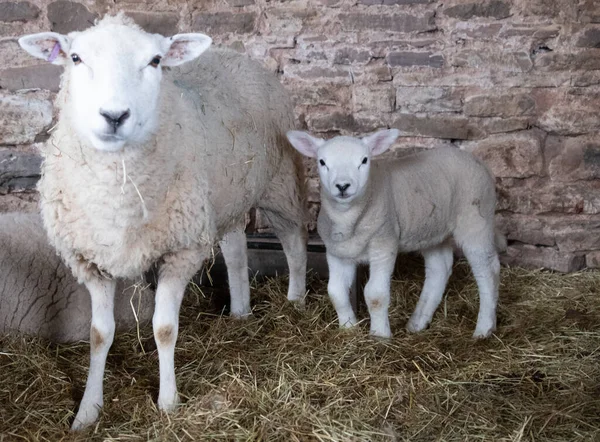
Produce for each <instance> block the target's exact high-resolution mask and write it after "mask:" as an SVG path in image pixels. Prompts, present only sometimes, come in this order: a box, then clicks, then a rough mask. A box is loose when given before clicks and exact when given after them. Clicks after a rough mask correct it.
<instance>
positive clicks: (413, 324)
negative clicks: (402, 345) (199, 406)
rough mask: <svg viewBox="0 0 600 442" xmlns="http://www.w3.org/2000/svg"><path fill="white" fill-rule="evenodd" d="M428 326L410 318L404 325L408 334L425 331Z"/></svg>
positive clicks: (424, 322)
mask: <svg viewBox="0 0 600 442" xmlns="http://www.w3.org/2000/svg"><path fill="white" fill-rule="evenodd" d="M428 325H429V323H428V322H426V321H421V320H418V319H413V318H410V319H409V321H408V322H407V323H406V331H408V332H409V333H419V332H422V331H423V330H425V329H426V328H427V326H428Z"/></svg>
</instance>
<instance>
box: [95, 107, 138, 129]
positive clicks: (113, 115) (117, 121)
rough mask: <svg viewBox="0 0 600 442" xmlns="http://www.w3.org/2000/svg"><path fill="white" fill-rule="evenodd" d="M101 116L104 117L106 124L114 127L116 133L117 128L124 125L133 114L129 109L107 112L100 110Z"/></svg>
mask: <svg viewBox="0 0 600 442" xmlns="http://www.w3.org/2000/svg"><path fill="white" fill-rule="evenodd" d="M100 115H102V116H103V117H104V119H105V120H106V122H107V123H108V124H109V125H111V126H112V127H113V130H114V131H115V132H116V131H117V128H118V127H119V126H120V125H122V124H123V123H124V122H125V120H127V119H128V118H129V116H130V115H131V112H129V109H127V110H126V111H105V110H100Z"/></svg>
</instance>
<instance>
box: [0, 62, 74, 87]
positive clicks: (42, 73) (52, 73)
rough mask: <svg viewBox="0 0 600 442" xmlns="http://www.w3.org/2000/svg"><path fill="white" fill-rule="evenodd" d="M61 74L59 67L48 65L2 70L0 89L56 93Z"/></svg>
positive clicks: (0, 73) (0, 72)
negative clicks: (37, 90) (36, 90)
mask: <svg viewBox="0 0 600 442" xmlns="http://www.w3.org/2000/svg"><path fill="white" fill-rule="evenodd" d="M62 72H63V68H62V67H61V66H56V65H53V64H50V63H44V64H41V65H37V66H26V67H20V68H8V69H2V70H0V89H5V90H8V91H17V90H20V89H35V88H38V89H47V90H49V91H53V92H57V91H58V89H59V86H60V76H61V74H62Z"/></svg>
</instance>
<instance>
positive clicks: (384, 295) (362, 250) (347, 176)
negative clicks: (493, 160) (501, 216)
mask: <svg viewBox="0 0 600 442" xmlns="http://www.w3.org/2000/svg"><path fill="white" fill-rule="evenodd" d="M398 135H399V132H398V131H397V130H395V129H391V130H384V131H379V132H376V133H375V134H372V135H369V136H365V137H363V138H362V139H359V138H353V137H336V138H333V139H331V140H329V141H324V140H321V139H318V138H314V137H312V136H310V135H309V134H307V133H304V132H299V131H291V132H289V133H288V138H289V139H290V141H291V143H292V144H293V145H294V147H296V149H298V150H299V151H300V152H302V153H303V154H305V155H307V156H309V157H313V158H316V159H317V161H318V165H317V167H318V170H319V175H320V179H321V211H320V213H319V219H318V231H319V234H320V236H321V238H322V239H323V242H324V243H325V246H326V248H327V261H328V264H329V273H330V275H329V285H328V290H329V296H330V298H331V300H332V302H333V304H334V306H335V308H336V311H337V314H338V320H339V323H340V326H342V327H347V326H353V325H354V324H355V323H356V316H355V314H354V311H353V310H352V307H351V305H350V301H349V294H348V291H349V288H350V286H351V284H352V282H353V278H354V275H355V272H356V265H357V264H358V263H368V264H369V265H370V277H369V281H368V283H367V285H366V287H365V289H364V293H365V299H366V302H367V306H368V309H369V313H370V316H371V333H372V334H373V335H376V336H381V337H390V336H391V331H390V325H389V319H388V308H389V303H390V279H391V276H392V272H393V269H394V264H395V261H396V255H397V253H398V251H402V252H410V251H421V253H422V254H423V256H424V258H425V268H426V279H425V284H424V287H423V291H422V293H421V296H420V299H419V302H418V304H417V307H416V309H415V311H414V313H413V315H412V317H411V318H410V320H409V322H408V325H407V328H408V330H409V331H420V330H423V329H424V328H425V327H427V325H428V324H429V322H430V321H431V319H432V316H433V314H434V312H435V310H436V308H437V307H438V305H439V303H440V301H441V299H442V296H443V293H444V290H445V287H446V284H447V281H448V278H449V277H450V273H451V270H452V262H453V247H452V243H454V244H456V245H457V246H458V247H460V248H462V250H463V252H464V254H465V256H466V258H467V259H468V261H469V263H470V265H471V268H472V270H473V273H474V275H475V278H476V280H477V284H478V286H479V295H480V308H479V316H478V318H477V325H476V328H475V333H474V337H476V338H483V337H488V336H489V335H490V334H491V333H492V332H493V331H494V330H495V328H496V304H497V299H498V284H499V272H500V264H499V261H498V254H497V249H496V244H497V243H499V244H500V245H502V237H501V235H497V234H496V233H495V229H494V211H495V204H496V195H495V185H494V179H493V177H492V175H491V173H490V172H489V170H488V169H487V167H486V166H485V165H484V164H483V163H482V162H481V161H479V160H478V159H477V158H476V157H474V156H473V155H471V154H470V153H467V152H464V151H461V150H458V149H451V148H444V149H435V150H431V151H425V152H421V153H416V154H413V155H410V156H406V157H403V158H401V159H396V160H389V159H386V160H382V161H373V162H372V161H371V160H372V157H374V156H376V155H379V154H381V153H383V152H385V151H386V150H387V149H388V148H389V147H390V146H391V145H392V144H393V142H394V141H395V140H396V138H397V137H398Z"/></svg>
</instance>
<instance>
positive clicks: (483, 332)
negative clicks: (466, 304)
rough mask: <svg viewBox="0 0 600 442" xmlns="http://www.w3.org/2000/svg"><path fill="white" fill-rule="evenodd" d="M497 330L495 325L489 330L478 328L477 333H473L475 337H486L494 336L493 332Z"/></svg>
mask: <svg viewBox="0 0 600 442" xmlns="http://www.w3.org/2000/svg"><path fill="white" fill-rule="evenodd" d="M495 331H496V328H495V327H492V328H489V329H487V330H479V329H476V330H475V333H473V339H486V338H489V337H490V336H492V333H494V332H495Z"/></svg>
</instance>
